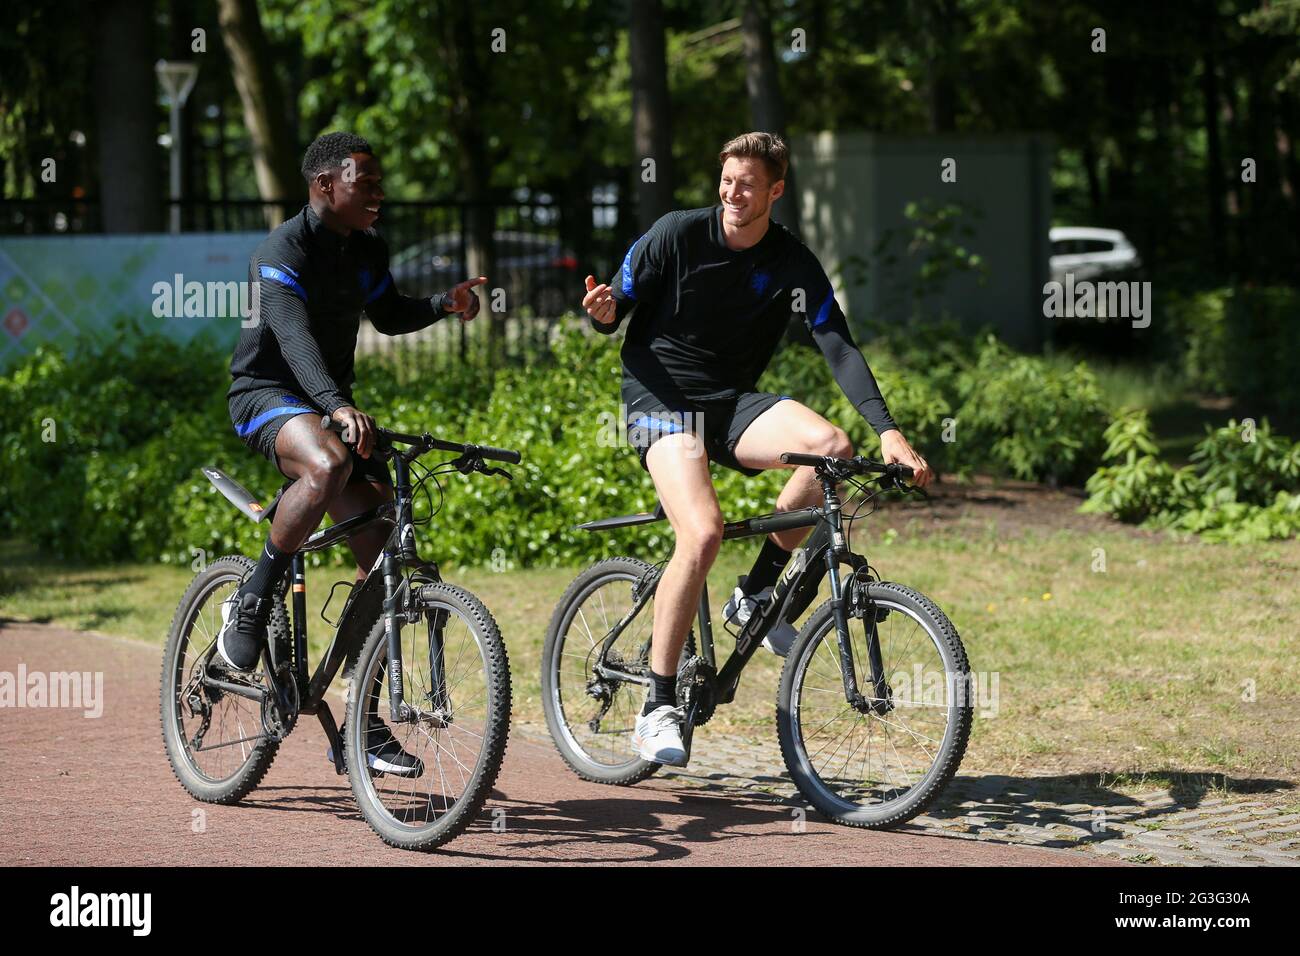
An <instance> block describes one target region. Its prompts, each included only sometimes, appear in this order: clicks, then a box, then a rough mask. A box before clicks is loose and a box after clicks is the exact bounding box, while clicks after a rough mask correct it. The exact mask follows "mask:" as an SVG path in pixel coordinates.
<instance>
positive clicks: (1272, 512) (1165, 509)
mask: <svg viewBox="0 0 1300 956" xmlns="http://www.w3.org/2000/svg"><path fill="white" fill-rule="evenodd" d="M1106 440H1107V442H1108V443H1109V444H1108V446H1107V448H1106V451H1105V453H1104V458H1105V459H1106V461H1107V464H1106V465H1103V466H1102V467H1101V468H1099V469H1097V472H1096V474H1094V475H1093V476H1092V478H1090V479H1089V480H1088V486H1087V488H1088V492H1089V498H1088V500H1087V501H1086V502H1084V504H1083V506H1082V509H1081V510H1083V511H1089V512H1097V513H1105V514H1111V515H1114V516H1115V517H1117V518H1119V519H1120V520H1121V521H1127V522H1130V523H1141V524H1144V525H1146V526H1148V527H1156V528H1169V529H1172V530H1175V531H1180V532H1187V533H1192V534H1199V535H1201V536H1202V537H1204V538H1205V539H1207V540H1210V541H1234V542H1250V541H1265V540H1268V539H1270V538H1289V537H1292V536H1293V535H1295V534H1298V533H1300V444H1296V443H1293V442H1292V441H1291V440H1290V439H1288V438H1286V437H1284V436H1282V435H1275V434H1274V433H1273V431H1272V429H1271V428H1270V427H1269V424H1268V422H1267V421H1265V422H1264V423H1263V424H1261V425H1260V426H1259V428H1258V429H1252V428H1249V427H1246V426H1244V425H1239V424H1238V423H1237V422H1235V421H1230V422H1229V423H1228V424H1227V425H1225V426H1224V427H1222V428H1219V429H1216V430H1213V431H1207V434H1206V436H1205V438H1204V439H1202V440H1201V442H1200V443H1199V444H1198V445H1197V446H1196V451H1195V452H1194V453H1193V454H1192V462H1193V464H1190V465H1186V466H1184V467H1182V468H1178V469H1174V468H1173V467H1171V466H1170V465H1169V464H1168V463H1166V462H1163V461H1161V460H1160V459H1159V458H1157V457H1156V445H1155V441H1154V439H1153V438H1152V435H1151V426H1150V422H1149V421H1148V420H1147V417H1146V413H1145V412H1141V411H1130V412H1128V413H1127V414H1124V415H1122V416H1120V417H1119V418H1117V419H1116V420H1115V421H1114V422H1113V423H1112V424H1111V426H1110V428H1108V429H1107V430H1106Z"/></svg>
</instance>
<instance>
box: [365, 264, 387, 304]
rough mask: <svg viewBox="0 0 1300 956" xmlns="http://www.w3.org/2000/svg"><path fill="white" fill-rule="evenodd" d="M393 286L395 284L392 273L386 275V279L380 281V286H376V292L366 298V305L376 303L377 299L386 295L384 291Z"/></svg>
mask: <svg viewBox="0 0 1300 956" xmlns="http://www.w3.org/2000/svg"><path fill="white" fill-rule="evenodd" d="M392 284H393V274H392V273H391V272H387V273H385V274H384V278H383V279H381V280H380V282H379V285H377V286H375V288H374V291H373V292H371V293H370V294H369V295H368V296H366V304H367V305H369V304H370V303H371V302H374V301H375V300H376V299H378V298H379V297H380V296H381V295H383V294H384V290H385V289H387V288H388V287H389V286H390V285H392Z"/></svg>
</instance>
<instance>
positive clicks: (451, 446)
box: [320, 415, 520, 465]
mask: <svg viewBox="0 0 1300 956" xmlns="http://www.w3.org/2000/svg"><path fill="white" fill-rule="evenodd" d="M320 427H321V428H323V429H325V430H326V431H331V432H334V433H335V434H336V435H338V436H339V437H340V438H342V437H343V433H344V431H345V430H346V427H345V426H344V424H343V423H342V422H337V421H335V420H334V419H332V418H330V417H329V416H328V415H326V416H325V417H323V418H322V419H321V422H320ZM375 433H376V434H377V435H378V436H379V438H380V440H381V441H382V442H385V443H387V442H401V443H402V444H403V445H416V446H419V447H421V448H425V449H429V450H437V451H454V452H457V453H459V454H462V455H468V456H469V457H471V458H482V459H485V460H488V461H504V462H507V463H509V464H511V465H517V464H519V460H520V455H519V452H517V451H511V450H510V449H509V448H493V447H492V446H491V445H469V444H462V443H461V442H456V441H443V440H442V439H441V438H434V437H433V436H432V435H429V434H424V435H408V434H406V433H405V432H395V431H391V430H390V429H387V428H380V427H378V426H376V427H375ZM345 440H346V439H345Z"/></svg>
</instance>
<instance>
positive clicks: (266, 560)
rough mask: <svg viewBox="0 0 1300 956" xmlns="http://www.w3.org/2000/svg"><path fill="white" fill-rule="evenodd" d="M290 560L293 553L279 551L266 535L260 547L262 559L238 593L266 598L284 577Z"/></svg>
mask: <svg viewBox="0 0 1300 956" xmlns="http://www.w3.org/2000/svg"><path fill="white" fill-rule="evenodd" d="M291 560H293V552H292V551H281V550H280V549H279V548H277V547H276V546H275V545H273V544H272V543H271V537H270V535H267V538H266V543H265V544H264V545H262V557H261V559H260V560H259V561H258V562H257V567H255V568H253V573H252V574H250V575H249V576H248V580H247V581H245V582H244V586H243V587H242V588H240V591H241V592H242V593H244V594H256V595H257V596H258V597H260V598H264V597H266V596H268V595H269V594H270V593H271V588H273V587H275V582H276V581H279V580H280V578H282V577H284V572H285V570H286V569H288V567H289V562H290V561H291Z"/></svg>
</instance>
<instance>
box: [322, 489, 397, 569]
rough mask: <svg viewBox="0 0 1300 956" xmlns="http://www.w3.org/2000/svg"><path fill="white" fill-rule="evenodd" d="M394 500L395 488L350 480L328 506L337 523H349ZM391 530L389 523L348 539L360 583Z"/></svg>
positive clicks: (382, 547) (372, 527)
mask: <svg viewBox="0 0 1300 956" xmlns="http://www.w3.org/2000/svg"><path fill="white" fill-rule="evenodd" d="M392 500H393V486H392V485H389V484H385V483H384V482H380V481H364V480H357V481H349V482H348V483H347V484H346V485H344V486H343V490H342V491H340V492H339V493H338V494H337V495H335V496H334V500H333V501H331V502H330V505H329V515H330V517H331V518H333V519H334V523H335V524H339V523H340V522H343V521H347V520H348V519H349V518H353V517H355V516H357V515H359V514H361V513H363V512H366V511H369V510H370V509H372V508H378V507H379V506H380V505H382V504H383V503H384V502H386V501H392ZM390 531H391V528H390V527H389V525H387V524H379V525H373V526H371V527H369V528H365V529H364V530H362V531H359V532H357V533H356V534H354V535H352V536H350V537H349V538H348V547H349V548H351V549H352V556H353V557H354V558H355V559H356V562H357V583H358V584H360V583H361V582H362V581H364V580H365V579H366V576H367V575H368V574H369V573H370V569H371V568H373V567H374V566H375V561H376V560H377V559H378V558H379V552H381V551H382V550H383V549H384V544H385V542H387V541H388V534H389V532H390Z"/></svg>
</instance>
